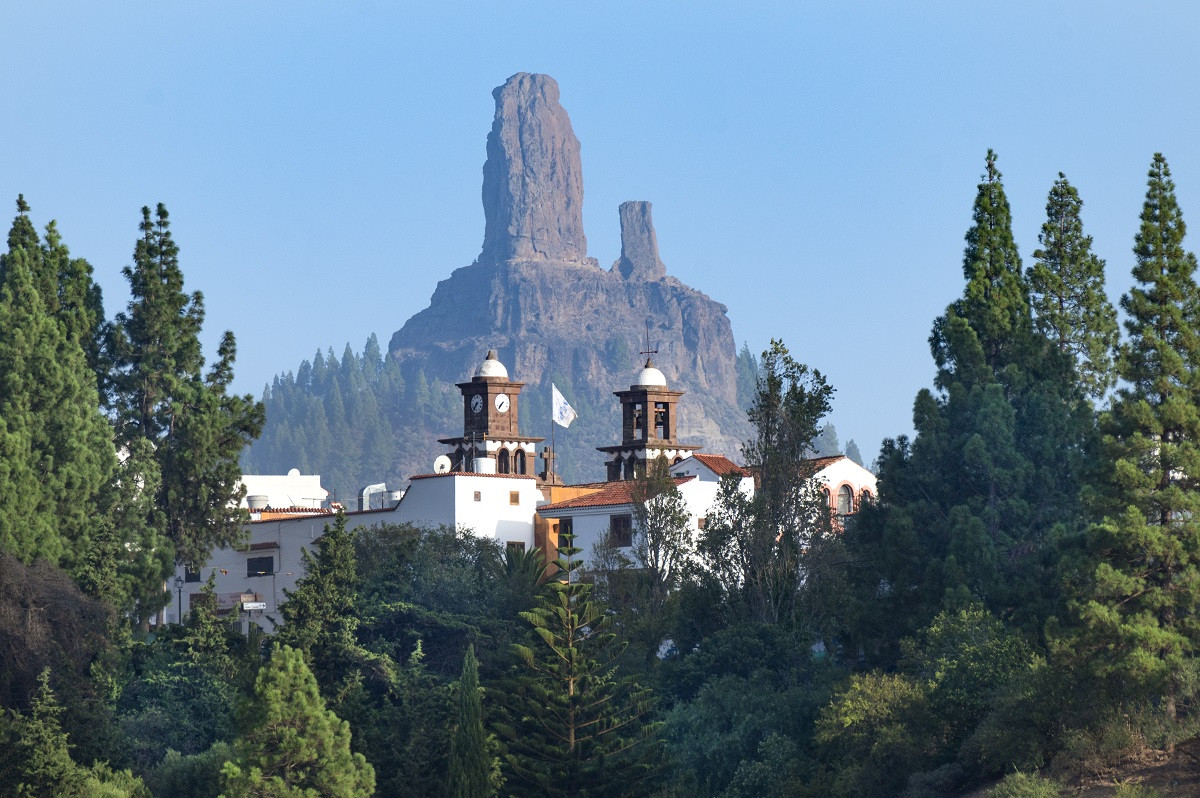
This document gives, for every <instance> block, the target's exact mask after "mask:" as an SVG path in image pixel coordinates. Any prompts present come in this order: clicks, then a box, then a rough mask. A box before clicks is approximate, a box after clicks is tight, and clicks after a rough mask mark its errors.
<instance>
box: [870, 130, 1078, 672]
mask: <svg viewBox="0 0 1200 798" xmlns="http://www.w3.org/2000/svg"><path fill="white" fill-rule="evenodd" d="M1000 177H1001V176H1000V172H999V170H998V169H997V167H996V156H995V153H994V152H991V151H990V150H989V151H988V156H987V168H986V172H985V174H984V176H983V181H982V182H981V183H980V184H979V187H978V191H977V193H976V198H975V204H974V209H973V213H972V217H973V224H972V226H971V227H970V229H969V230H968V231H967V235H966V241H967V246H966V249H965V251H964V254H963V275H964V277H965V278H966V286H965V288H964V291H963V296H962V298H960V299H959V300H957V301H955V302H953V303H951V305H950V306H949V307H948V308H947V309H946V313H945V314H944V315H943V316H942V317H941V318H939V319H937V320H936V321H935V323H934V329H933V334H932V335H931V337H930V347H931V350H932V354H933V356H934V360H935V362H936V364H937V368H938V371H937V376H936V378H935V385H936V387H937V388H938V390H939V392H938V393H934V392H933V391H929V390H922V391H921V392H920V393H919V394H918V395H917V399H916V402H915V403H914V408H913V426H914V428H915V429H916V431H917V437H916V439H915V440H914V441H912V442H911V443H910V442H909V441H908V440H907V439H905V438H903V437H902V438H900V439H898V440H895V441H892V440H889V441H885V442H884V446H883V450H882V452H881V454H880V464H881V473H880V497H879V498H880V502H879V505H878V506H876V507H870V508H866V510H865V511H864V512H862V513H861V514H860V517H859V519H858V522H857V523H856V524H855V527H854V528H853V529H851V530H850V531H849V533H848V534H847V535H846V543H847V545H848V546H849V547H851V548H852V549H854V554H855V555H857V556H856V558H855V561H856V566H855V573H856V579H855V581H856V583H857V584H858V586H859V589H860V591H861V592H860V596H861V605H860V612H861V614H860V616H859V619H858V621H857V622H856V628H857V630H858V633H859V634H860V635H861V636H860V637H859V639H858V640H857V641H855V644H856V645H861V646H863V647H864V648H865V649H866V650H867V651H868V653H871V652H872V650H874V651H876V652H878V653H879V655H880V659H881V661H883V662H887V661H889V660H892V661H894V657H895V656H896V653H897V651H898V649H897V648H896V644H897V642H898V638H899V636H902V635H904V634H906V633H907V634H911V633H913V632H915V631H916V630H917V629H918V628H920V626H922V625H924V624H925V623H928V622H929V621H930V620H931V619H932V617H933V616H934V615H935V614H936V613H937V611H938V610H939V608H941V607H942V606H943V604H944V602H946V601H947V599H949V600H950V601H952V602H958V601H961V600H962V599H963V598H965V596H966V595H974V596H975V597H977V598H978V599H979V600H980V601H981V602H982V603H983V604H984V605H985V606H986V607H987V608H988V609H989V610H990V611H992V612H993V613H995V614H996V615H998V616H1000V617H1002V618H1004V619H1005V620H1008V621H1010V622H1015V623H1017V624H1018V625H1020V626H1022V627H1023V628H1024V629H1025V630H1026V631H1027V632H1028V633H1029V634H1031V635H1035V634H1036V633H1037V630H1039V629H1040V628H1041V625H1042V622H1043V621H1044V620H1045V618H1046V617H1047V616H1048V615H1049V614H1050V613H1051V612H1052V611H1054V610H1055V609H1056V608H1057V602H1059V601H1060V600H1061V596H1060V595H1059V593H1058V592H1057V590H1056V587H1055V586H1056V584H1057V583H1056V581H1055V580H1054V579H1053V578H1052V569H1053V565H1054V562H1055V561H1056V559H1057V555H1056V553H1055V540H1056V539H1057V537H1058V536H1060V535H1061V534H1064V530H1065V529H1066V528H1069V527H1071V526H1072V525H1075V524H1078V523H1079V522H1078V518H1079V512H1078V500H1077V497H1078V494H1079V489H1080V479H1081V475H1082V471H1083V463H1085V462H1086V461H1087V459H1088V457H1087V449H1086V447H1087V445H1088V444H1089V440H1090V439H1089V435H1090V433H1091V424H1092V413H1091V410H1090V407H1089V406H1088V405H1087V403H1086V402H1084V401H1083V394H1082V389H1081V388H1080V386H1079V384H1078V382H1077V380H1076V379H1075V375H1074V371H1073V369H1072V366H1071V362H1070V359H1069V358H1068V357H1067V356H1066V355H1064V354H1062V353H1060V352H1059V351H1058V350H1057V349H1056V348H1055V347H1052V346H1051V345H1050V344H1049V342H1048V341H1047V340H1046V339H1045V337H1044V336H1042V335H1039V334H1038V333H1037V332H1036V331H1035V330H1034V328H1033V320H1032V313H1031V308H1030V302H1029V292H1028V288H1027V286H1026V283H1025V280H1024V273H1023V270H1022V268H1021V261H1020V257H1019V255H1018V253H1017V248H1016V245H1015V243H1014V240H1013V234H1012V229H1011V213H1010V211H1009V206H1008V200H1007V198H1006V197H1005V193H1004V187H1003V184H1002V182H1001V179H1000ZM879 641H884V643H885V645H884V646H883V647H882V648H876V647H877V646H878V645H879Z"/></svg>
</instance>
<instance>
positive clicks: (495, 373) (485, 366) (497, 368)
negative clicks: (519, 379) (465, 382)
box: [475, 349, 508, 380]
mask: <svg viewBox="0 0 1200 798" xmlns="http://www.w3.org/2000/svg"><path fill="white" fill-rule="evenodd" d="M475 376H476V377H499V378H500V379H502V380H507V379H508V369H506V368H504V364H503V363H501V362H500V361H499V360H497V359H496V350H495V349H489V350H488V353H487V357H486V358H484V360H483V362H482V363H480V364H479V368H477V369H475Z"/></svg>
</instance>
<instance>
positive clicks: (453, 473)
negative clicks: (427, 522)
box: [409, 471, 537, 479]
mask: <svg viewBox="0 0 1200 798" xmlns="http://www.w3.org/2000/svg"><path fill="white" fill-rule="evenodd" d="M434 477H498V478H504V479H537V477H535V476H534V475H533V474H476V473H475V472H474V471H447V472H446V473H445V474H414V475H413V476H411V477H409V479H433V478H434Z"/></svg>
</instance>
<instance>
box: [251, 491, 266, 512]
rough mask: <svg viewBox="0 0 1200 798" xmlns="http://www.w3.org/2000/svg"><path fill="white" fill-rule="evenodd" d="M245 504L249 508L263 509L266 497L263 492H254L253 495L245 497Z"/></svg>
mask: <svg viewBox="0 0 1200 798" xmlns="http://www.w3.org/2000/svg"><path fill="white" fill-rule="evenodd" d="M246 506H247V507H249V508H250V509H251V510H265V509H267V506H268V498H267V495H266V494H264V493H256V494H254V495H253V496H247V497H246Z"/></svg>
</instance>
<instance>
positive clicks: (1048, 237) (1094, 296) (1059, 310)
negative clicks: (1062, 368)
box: [1026, 172, 1118, 399]
mask: <svg viewBox="0 0 1200 798" xmlns="http://www.w3.org/2000/svg"><path fill="white" fill-rule="evenodd" d="M1082 208H1083V201H1082V200H1081V199H1080V198H1079V192H1078V191H1076V190H1075V187H1074V186H1072V185H1071V184H1070V183H1069V182H1068V181H1067V178H1066V176H1065V175H1063V173H1062V172H1059V173H1058V179H1057V180H1055V181H1054V186H1053V187H1052V188H1051V189H1050V196H1049V197H1048V199H1047V200H1046V222H1045V223H1044V224H1043V225H1042V232H1041V234H1040V235H1039V236H1038V242H1039V243H1040V244H1041V247H1039V248H1038V249H1037V250H1035V251H1034V253H1033V256H1034V258H1035V259H1036V260H1035V263H1034V265H1033V266H1031V267H1030V268H1029V270H1028V271H1027V272H1026V277H1027V279H1028V281H1029V288H1030V294H1031V300H1032V303H1033V311H1034V325H1035V327H1036V329H1037V331H1038V332H1040V333H1041V334H1042V335H1044V336H1046V338H1048V339H1049V340H1050V341H1051V342H1052V343H1053V344H1054V345H1055V346H1056V347H1057V348H1058V349H1059V351H1060V352H1063V353H1065V354H1068V355H1070V356H1071V357H1072V358H1073V359H1074V361H1075V368H1076V370H1077V371H1078V372H1079V379H1080V381H1081V382H1082V383H1083V384H1084V386H1085V388H1086V390H1087V393H1088V394H1089V395H1090V396H1092V397H1094V398H1097V399H1098V398H1100V397H1102V396H1104V394H1105V393H1107V392H1108V389H1109V388H1111V387H1112V386H1113V383H1114V382H1115V381H1116V375H1115V374H1114V372H1113V368H1112V366H1113V363H1112V352H1113V350H1114V349H1115V348H1116V345H1117V338H1118V333H1117V312H1116V310H1115V309H1113V306H1112V303H1111V302H1109V301H1108V296H1107V295H1106V294H1105V293H1104V261H1102V260H1101V259H1100V258H1098V257H1096V255H1095V254H1093V252H1092V237H1091V236H1089V235H1085V234H1084V232H1083V219H1082V218H1081V216H1080V211H1081V210H1082Z"/></svg>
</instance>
